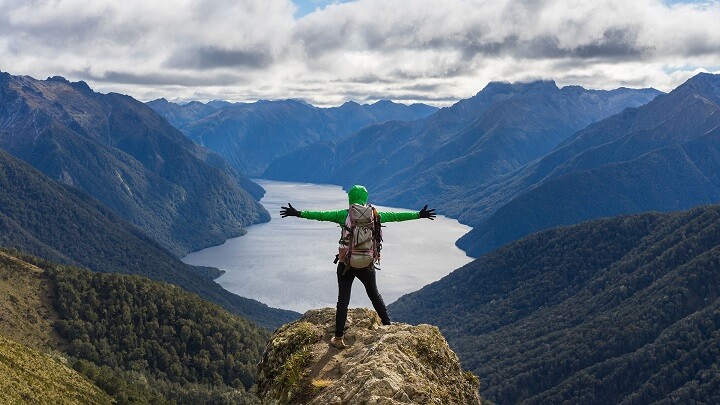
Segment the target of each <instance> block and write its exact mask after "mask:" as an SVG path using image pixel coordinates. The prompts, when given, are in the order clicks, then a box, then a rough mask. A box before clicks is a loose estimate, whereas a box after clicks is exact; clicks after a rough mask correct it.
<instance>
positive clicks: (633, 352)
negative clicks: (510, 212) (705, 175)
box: [389, 205, 720, 404]
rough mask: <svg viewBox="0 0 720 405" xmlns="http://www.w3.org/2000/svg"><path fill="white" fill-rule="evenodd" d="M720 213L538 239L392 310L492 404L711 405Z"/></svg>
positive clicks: (480, 262) (563, 231) (718, 322)
mask: <svg viewBox="0 0 720 405" xmlns="http://www.w3.org/2000/svg"><path fill="white" fill-rule="evenodd" d="M718 258H720V205H710V206H703V207H698V208H694V209H692V210H690V211H684V212H678V213H664V214H663V213H645V214H635V215H632V216H620V217H615V218H610V219H600V220H595V221H591V222H584V223H581V224H578V225H574V226H570V227H565V228H554V229H550V230H546V231H542V232H539V233H536V234H533V235H530V236H528V237H526V238H523V239H521V240H519V241H516V242H513V243H510V244H508V245H506V246H504V247H502V248H500V249H497V250H495V251H493V252H490V253H488V254H486V255H484V256H483V257H481V258H479V259H476V260H475V261H473V262H471V263H470V264H468V265H466V266H464V267H462V268H460V269H458V270H456V271H454V272H453V273H451V274H450V275H448V276H446V277H444V278H443V279H441V280H440V281H437V282H434V283H432V284H429V285H427V286H425V287H424V288H422V289H421V290H419V291H417V292H414V293H411V294H408V295H405V296H403V297H401V298H400V299H399V300H397V301H396V302H395V303H393V304H391V305H390V306H389V310H390V314H391V316H393V319H397V320H398V321H401V322H410V323H414V324H415V323H429V324H433V325H437V326H438V327H439V328H440V329H441V331H442V332H443V334H444V335H445V336H446V337H447V339H448V342H449V343H450V345H451V347H452V348H453V349H454V350H455V351H456V352H457V353H458V355H459V357H460V358H461V359H462V362H463V366H464V367H467V368H469V369H470V370H472V371H473V372H475V373H476V374H477V375H478V376H479V378H480V382H481V389H480V391H481V394H482V396H483V397H484V398H487V399H489V400H491V401H493V402H496V403H527V404H534V403H562V402H568V403H621V404H624V403H628V404H629V403H656V402H663V401H667V402H673V403H694V402H695V401H699V402H702V403H717V402H718V401H720V396H719V393H720V390H718V387H720V372H719V370H718V363H719V362H720V338H719V336H720V295H719V294H718V290H719V287H720V271H719V270H720V260H719V259H718Z"/></svg>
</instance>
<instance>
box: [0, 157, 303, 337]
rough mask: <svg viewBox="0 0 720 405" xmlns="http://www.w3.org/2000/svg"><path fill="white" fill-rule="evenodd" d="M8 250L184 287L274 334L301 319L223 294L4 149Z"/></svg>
mask: <svg viewBox="0 0 720 405" xmlns="http://www.w3.org/2000/svg"><path fill="white" fill-rule="evenodd" d="M0 246H4V247H12V248H16V249H19V250H21V251H24V252H28V253H31V254H34V255H37V256H40V257H43V258H45V259H49V260H53V261H56V262H59V263H63V264H72V265H79V266H84V267H87V268H89V269H92V270H94V271H98V272H116V273H124V274H137V275H142V276H146V277H149V278H151V279H154V280H159V281H164V282H167V283H172V284H177V285H179V286H181V287H183V288H184V289H186V290H187V291H190V292H193V293H196V294H198V295H199V296H201V297H202V298H204V299H206V300H208V301H211V302H214V303H217V304H219V305H221V306H223V307H224V308H226V309H227V310H229V311H231V312H233V313H235V314H238V315H241V316H243V317H245V318H247V319H250V320H252V321H253V322H256V323H257V324H259V325H262V326H265V327H267V328H275V327H277V326H279V325H282V324H283V323H285V322H287V321H289V320H292V319H294V318H295V317H296V316H297V315H298V314H296V313H294V312H291V311H285V310H279V309H274V308H269V307H268V306H267V305H265V304H262V303H260V302H257V301H255V300H250V299H247V298H242V297H239V296H237V295H235V294H232V293H230V292H228V291H227V290H225V289H223V288H222V287H220V285H219V284H217V283H216V282H215V281H213V279H212V278H213V277H216V276H217V275H218V274H217V273H216V271H217V270H216V269H208V268H198V267H194V266H189V265H187V264H185V263H183V262H181V261H180V260H179V259H177V258H176V257H174V256H173V255H172V254H171V253H170V252H169V251H167V250H166V249H164V248H163V247H162V246H160V245H159V244H158V243H157V242H155V241H154V240H152V239H151V238H150V237H148V236H146V234H145V233H144V232H143V231H142V230H141V229H140V228H138V227H136V226H134V225H132V224H130V223H128V222H127V221H125V220H123V219H122V218H120V217H119V216H118V215H117V214H115V213H113V212H112V211H111V210H110V209H108V208H107V207H105V206H104V205H103V204H101V203H100V202H98V201H97V200H95V199H93V198H92V197H90V196H88V195H87V194H86V193H84V192H83V191H81V190H79V189H77V188H74V187H71V186H65V185H62V184H60V183H58V182H56V181H54V180H52V179H50V178H48V177H47V176H45V175H44V174H43V173H41V172H39V171H38V170H36V169H34V168H33V167H31V166H29V165H28V164H27V163H25V162H23V161H21V160H19V159H17V158H15V157H13V156H11V155H10V154H8V153H7V152H5V151H2V150H0Z"/></svg>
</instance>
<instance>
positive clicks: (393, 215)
mask: <svg viewBox="0 0 720 405" xmlns="http://www.w3.org/2000/svg"><path fill="white" fill-rule="evenodd" d="M379 214H380V222H381V223H382V222H402V221H409V220H412V219H420V218H428V219H432V220H434V219H435V216H436V215H435V209H431V210H429V209H427V205H426V206H425V207H423V209H421V210H420V211H416V212H392V211H385V212H380V213H379Z"/></svg>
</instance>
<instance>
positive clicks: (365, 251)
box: [280, 185, 435, 349]
mask: <svg viewBox="0 0 720 405" xmlns="http://www.w3.org/2000/svg"><path fill="white" fill-rule="evenodd" d="M367 201H368V192H367V189H365V187H363V186H360V185H354V186H352V188H351V189H350V190H349V191H348V202H349V203H350V207H349V209H344V210H337V211H298V210H296V209H295V208H294V207H293V206H292V204H289V203H288V206H287V207H281V208H282V209H281V210H280V216H281V217H282V218H286V217H299V218H305V219H314V220H317V221H328V222H335V223H337V224H339V225H340V227H341V228H342V235H341V238H340V248H339V253H338V255H336V256H335V262H336V263H338V267H337V280H338V300H337V309H336V312H335V336H333V338H332V339H331V340H330V344H332V345H333V346H334V347H336V348H338V349H342V348H344V347H345V342H344V340H343V336H344V332H345V322H346V321H347V311H348V305H349V304H350V291H351V289H352V283H353V280H354V279H355V277H357V278H358V279H359V280H360V281H361V282H362V283H363V285H364V286H365V291H366V292H367V295H368V297H369V298H370V301H371V302H372V305H373V307H374V308H375V312H377V313H378V315H379V316H380V319H381V320H382V323H383V325H390V317H389V316H388V312H387V308H386V307H385V303H384V302H383V299H382V297H381V296H380V292H379V291H378V288H377V283H376V281H375V269H376V266H375V265H376V264H377V263H379V262H380V249H381V243H382V232H381V229H380V223H383V222H400V221H408V220H411V219H419V218H428V219H431V220H434V219H435V210H434V209H430V210H428V209H427V205H426V206H425V207H423V209H422V210H420V211H418V212H377V211H376V210H375V208H374V207H372V206H371V205H370V204H368V203H367Z"/></svg>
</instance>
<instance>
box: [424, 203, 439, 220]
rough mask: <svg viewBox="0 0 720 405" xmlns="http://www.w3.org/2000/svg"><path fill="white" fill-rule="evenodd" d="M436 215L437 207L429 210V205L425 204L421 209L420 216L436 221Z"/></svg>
mask: <svg viewBox="0 0 720 405" xmlns="http://www.w3.org/2000/svg"><path fill="white" fill-rule="evenodd" d="M436 216H437V215H435V208H433V209H431V210H429V209H427V205H425V206H424V207H423V209H421V210H420V218H427V219H429V220H432V221H434V220H435V217H436Z"/></svg>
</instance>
